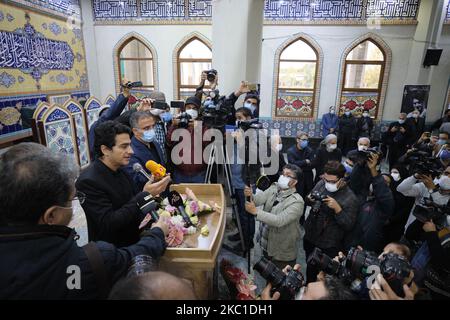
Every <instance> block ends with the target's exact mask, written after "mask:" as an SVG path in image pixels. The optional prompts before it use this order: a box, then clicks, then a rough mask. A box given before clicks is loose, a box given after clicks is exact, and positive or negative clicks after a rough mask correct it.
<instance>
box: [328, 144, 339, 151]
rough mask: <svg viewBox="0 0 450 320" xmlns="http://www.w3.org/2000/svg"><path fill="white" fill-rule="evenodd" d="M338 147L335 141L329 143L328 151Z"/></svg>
mask: <svg viewBox="0 0 450 320" xmlns="http://www.w3.org/2000/svg"><path fill="white" fill-rule="evenodd" d="M336 148H337V144H335V143H333V144H328V145H327V149H328V151H333V150H334V149H336Z"/></svg>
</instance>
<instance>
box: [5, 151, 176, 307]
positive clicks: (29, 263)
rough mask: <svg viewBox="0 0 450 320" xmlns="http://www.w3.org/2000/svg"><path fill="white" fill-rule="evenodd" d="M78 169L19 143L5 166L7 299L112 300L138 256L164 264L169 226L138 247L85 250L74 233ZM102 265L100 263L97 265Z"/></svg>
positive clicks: (95, 245) (153, 230)
mask: <svg viewBox="0 0 450 320" xmlns="http://www.w3.org/2000/svg"><path fill="white" fill-rule="evenodd" d="M76 176H77V169H76V168H75V166H74V165H73V162H71V161H70V160H69V159H66V158H63V157H62V156H61V155H55V154H53V153H52V152H51V151H50V150H49V149H47V148H45V147H43V146H41V145H38V144H35V143H28V144H27V143H25V144H19V145H17V146H15V147H13V148H11V149H10V150H8V151H7V152H6V153H5V154H4V156H2V158H1V160H0V185H1V186H2V188H0V238H1V239H2V240H1V241H0V256H1V259H2V263H0V299H52V300H55V299H71V300H72V299H99V298H101V299H105V298H106V297H107V296H108V292H109V288H110V287H111V286H112V285H113V284H114V283H115V282H116V281H117V280H118V279H120V278H121V277H123V276H125V275H126V272H127V270H128V268H129V266H130V263H131V260H132V259H133V258H134V257H135V256H137V255H150V256H151V257H152V258H153V259H159V258H160V257H161V256H162V254H163V253H164V250H165V248H166V243H165V235H166V234H167V232H168V227H167V224H165V223H164V222H162V221H161V222H158V223H156V224H154V225H153V226H152V228H151V229H150V230H148V231H146V234H145V236H143V237H142V238H141V239H140V240H139V242H138V243H137V244H136V245H132V246H129V247H126V248H120V249H118V248H116V247H115V246H114V245H112V244H109V243H106V242H97V243H91V244H89V245H88V246H89V248H90V249H89V250H88V249H87V247H88V246H86V247H83V248H82V247H79V246H78V245H77V243H76V241H75V239H76V233H75V231H74V230H73V229H71V228H69V227H67V225H68V224H69V222H70V220H71V219H72V210H73V209H72V201H73V200H76V199H77V200H78V201H80V202H83V200H84V196H83V194H81V193H79V192H75V188H74V179H75V178H76ZM95 258H96V259H97V262H96V261H94V260H95Z"/></svg>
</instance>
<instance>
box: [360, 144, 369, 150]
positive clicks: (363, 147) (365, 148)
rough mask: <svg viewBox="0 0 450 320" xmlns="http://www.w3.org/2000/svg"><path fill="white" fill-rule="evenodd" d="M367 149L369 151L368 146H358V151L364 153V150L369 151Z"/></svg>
mask: <svg viewBox="0 0 450 320" xmlns="http://www.w3.org/2000/svg"><path fill="white" fill-rule="evenodd" d="M367 149H368V147H367V146H363V145H358V151H364V150H367Z"/></svg>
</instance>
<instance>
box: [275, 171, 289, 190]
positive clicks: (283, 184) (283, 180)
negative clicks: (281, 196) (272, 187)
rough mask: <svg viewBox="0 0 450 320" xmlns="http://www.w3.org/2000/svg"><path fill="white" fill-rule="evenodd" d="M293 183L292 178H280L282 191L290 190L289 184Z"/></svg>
mask: <svg viewBox="0 0 450 320" xmlns="http://www.w3.org/2000/svg"><path fill="white" fill-rule="evenodd" d="M290 181H291V178H288V177H286V176H284V175H281V176H280V177H279V178H278V186H279V187H280V189H281V190H285V189H289V182H290Z"/></svg>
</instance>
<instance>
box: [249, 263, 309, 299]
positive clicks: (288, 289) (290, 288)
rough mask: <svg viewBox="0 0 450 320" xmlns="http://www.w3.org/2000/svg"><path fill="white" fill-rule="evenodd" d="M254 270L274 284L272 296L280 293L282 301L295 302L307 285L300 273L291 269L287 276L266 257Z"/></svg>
mask: <svg viewBox="0 0 450 320" xmlns="http://www.w3.org/2000/svg"><path fill="white" fill-rule="evenodd" d="M253 269H254V270H256V271H258V272H259V273H260V274H261V276H262V277H263V278H264V279H266V280H267V281H268V282H270V283H271V284H272V294H273V293H274V292H275V291H278V292H279V293H280V299H281V300H293V299H294V298H295V295H296V294H297V293H298V292H299V291H300V289H301V288H302V287H303V286H304V285H305V278H304V277H303V274H302V273H301V272H300V271H296V270H294V269H291V270H290V271H289V273H288V274H285V273H284V272H283V271H282V270H280V269H279V268H278V267H277V266H276V265H275V264H273V262H271V261H269V260H267V259H266V258H264V257H262V258H261V259H260V260H259V261H258V262H257V263H256V264H255V265H254V266H253Z"/></svg>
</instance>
